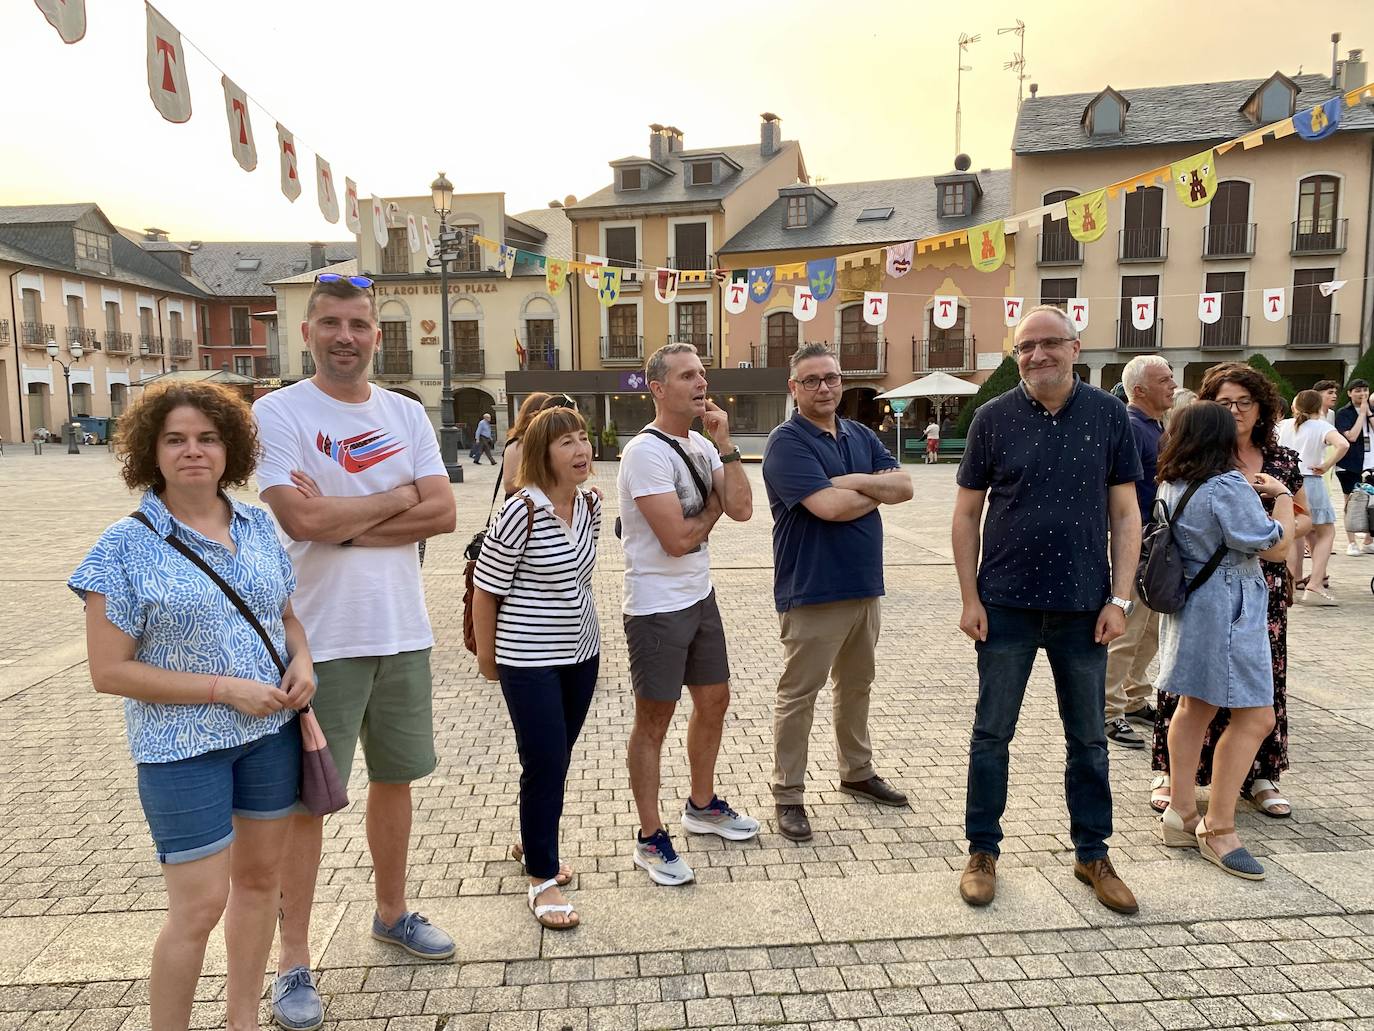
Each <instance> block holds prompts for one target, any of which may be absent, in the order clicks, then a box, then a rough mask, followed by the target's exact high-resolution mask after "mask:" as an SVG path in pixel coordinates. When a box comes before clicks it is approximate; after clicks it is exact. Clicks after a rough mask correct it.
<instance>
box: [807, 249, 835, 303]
mask: <svg viewBox="0 0 1374 1031" xmlns="http://www.w3.org/2000/svg"><path fill="white" fill-rule="evenodd" d="M806 285H807V286H809V287H811V296H812V297H814V298H816V300H818V301H828V300H830V295H831V294H833V293H834V292H835V259H834V258H817V259H815V260H813V261H808V262H807V263H806Z"/></svg>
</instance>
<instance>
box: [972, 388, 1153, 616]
mask: <svg viewBox="0 0 1374 1031" xmlns="http://www.w3.org/2000/svg"><path fill="white" fill-rule="evenodd" d="M1140 475H1141V471H1140V456H1139V455H1138V454H1137V453H1136V446H1135V440H1134V438H1133V437H1132V434H1131V426H1130V419H1129V417H1128V416H1127V414H1126V406H1125V405H1123V404H1122V403H1121V402H1120V401H1118V400H1116V398H1114V397H1112V396H1111V395H1110V394H1108V393H1106V392H1105V391H1103V390H1099V389H1097V388H1096V387H1093V386H1089V385H1088V384H1086V383H1082V382H1080V381H1079V379H1078V377H1077V376H1075V377H1074V386H1073V392H1072V393H1071V394H1070V395H1069V399H1068V401H1067V402H1066V403H1065V405H1064V407H1063V408H1061V409H1060V410H1059V411H1058V412H1056V413H1053V414H1051V413H1050V412H1049V410H1048V409H1046V408H1045V407H1044V406H1043V405H1042V404H1040V402H1038V401H1036V400H1035V399H1034V398H1033V397H1031V396H1030V394H1029V393H1028V392H1027V391H1026V389H1025V387H1024V386H1023V385H1018V386H1016V387H1013V388H1012V389H1011V390H1008V391H1007V392H1006V393H1005V394H1003V395H1001V396H1000V397H997V398H994V399H993V400H991V401H989V402H988V403H986V404H985V405H983V406H982V407H981V408H979V409H978V412H977V414H976V415H974V417H973V423H972V425H971V426H970V427H969V437H968V447H967V449H966V450H965V451H964V458H963V461H961V462H960V463H959V472H958V474H957V477H956V481H957V482H958V484H959V486H961V487H966V488H968V489H969V490H977V491H986V492H987V496H988V507H987V516H986V518H985V519H984V522H983V555H982V563H981V565H980V566H979V569H978V595H979V597H980V598H982V599H983V601H984V602H991V603H992V604H994V605H1006V606H1009V607H1011V608H1023V609H1046V610H1053V611H1064V612H1092V611H1096V610H1097V609H1100V608H1101V607H1102V606H1103V605H1104V604H1106V602H1107V599H1108V598H1109V597H1111V572H1110V566H1109V563H1108V559H1107V524H1108V495H1109V493H1110V489H1111V488H1112V487H1114V486H1117V485H1119V484H1123V483H1135V481H1136V480H1138V479H1140Z"/></svg>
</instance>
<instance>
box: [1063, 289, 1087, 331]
mask: <svg viewBox="0 0 1374 1031" xmlns="http://www.w3.org/2000/svg"><path fill="white" fill-rule="evenodd" d="M1067 311H1068V315H1069V321H1070V322H1072V323H1073V328H1074V329H1076V330H1078V332H1080V333H1082V332H1083V330H1085V329H1087V328H1088V299H1087V298H1086V297H1070V298H1069V305H1068V308H1067Z"/></svg>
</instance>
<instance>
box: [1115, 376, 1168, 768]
mask: <svg viewBox="0 0 1374 1031" xmlns="http://www.w3.org/2000/svg"><path fill="white" fill-rule="evenodd" d="M1121 385H1122V387H1124V388H1125V390H1126V414H1127V415H1129V416H1130V418H1131V434H1132V435H1133V436H1134V437H1135V446H1136V450H1137V451H1139V452H1140V468H1141V477H1140V479H1139V480H1137V481H1136V484H1135V496H1136V501H1137V503H1138V504H1139V505H1140V523H1141V525H1142V526H1143V525H1145V524H1146V523H1148V522H1149V521H1150V510H1151V509H1152V508H1153V507H1154V503H1155V469H1156V467H1157V465H1158V457H1159V438H1160V436H1161V435H1162V434H1163V433H1164V415H1165V413H1166V412H1168V410H1169V406H1170V405H1172V404H1173V399H1174V391H1175V389H1176V387H1175V384H1174V372H1173V369H1171V368H1170V367H1169V363H1168V362H1167V361H1165V360H1164V359H1163V358H1161V357H1160V356H1159V355H1157V354H1141V355H1137V356H1136V357H1134V358H1132V359H1131V360H1130V361H1129V362H1127V363H1126V368H1124V369H1123V370H1121ZM1131 600H1132V601H1133V602H1135V603H1136V604H1135V607H1134V608H1132V609H1131V611H1130V612H1129V613H1128V614H1127V616H1126V632H1125V633H1124V634H1122V635H1121V636H1120V637H1118V638H1117V639H1116V640H1115V641H1113V642H1112V643H1111V644H1110V645H1108V646H1107V705H1106V709H1105V715H1106V718H1107V740H1108V741H1111V742H1112V743H1114V744H1117V745H1121V746H1122V747H1123V748H1144V747H1145V740H1144V739H1143V738H1142V737H1141V736H1140V735H1139V734H1138V733H1136V730H1135V728H1134V727H1132V726H1131V721H1132V720H1136V721H1138V722H1140V723H1144V724H1145V725H1147V726H1150V727H1153V726H1154V722H1155V710H1154V706H1152V705H1151V704H1150V698H1151V696H1152V695H1153V694H1154V692H1155V689H1154V685H1153V684H1151V683H1150V680H1149V678H1148V677H1147V676H1146V675H1145V674H1146V671H1147V670H1148V668H1149V665H1150V661H1151V660H1152V659H1153V658H1154V657H1155V652H1157V651H1158V650H1159V613H1157V612H1155V611H1153V610H1151V609H1150V608H1149V607H1148V606H1146V605H1143V604H1141V602H1140V596H1139V595H1138V594H1136V592H1135V587H1134V585H1132V587H1131Z"/></svg>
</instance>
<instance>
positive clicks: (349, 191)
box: [344, 176, 363, 236]
mask: <svg viewBox="0 0 1374 1031" xmlns="http://www.w3.org/2000/svg"><path fill="white" fill-rule="evenodd" d="M344 225H346V226H347V227H348V231H349V232H350V233H353V234H354V235H355V236H356V235H360V234H361V233H362V231H363V216H362V212H361V211H359V210H358V184H357V183H355V182H354V181H353V180H352V179H350V178H348V176H344Z"/></svg>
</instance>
